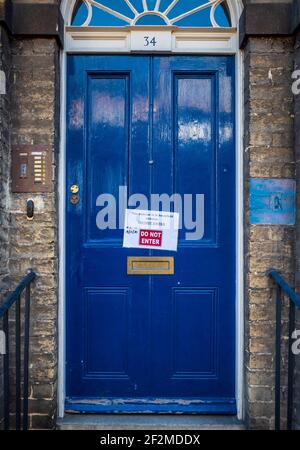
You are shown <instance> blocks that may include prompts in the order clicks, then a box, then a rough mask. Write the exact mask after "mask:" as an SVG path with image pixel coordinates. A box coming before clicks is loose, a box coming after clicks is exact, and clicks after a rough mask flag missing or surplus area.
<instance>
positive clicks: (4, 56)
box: [0, 26, 11, 428]
mask: <svg viewBox="0 0 300 450" xmlns="http://www.w3.org/2000/svg"><path fill="white" fill-rule="evenodd" d="M10 66H11V58H10V46H9V39H8V36H7V33H6V31H5V29H4V28H3V27H2V26H0V70H1V71H3V72H4V74H5V76H4V78H5V79H2V83H3V84H2V85H1V87H0V89H1V91H0V299H2V298H3V297H4V295H5V294H6V293H7V290H8V288H9V279H8V274H9V267H8V260H9V221H10V215H9V176H8V174H9V169H10V134H9V131H10V113H9V106H10V92H9V79H10ZM0 301H1V300H0ZM2 368H3V358H2V357H1V356H0V428H1V424H2V419H3V370H2Z"/></svg>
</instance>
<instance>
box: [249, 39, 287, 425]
mask: <svg viewBox="0 0 300 450" xmlns="http://www.w3.org/2000/svg"><path fill="white" fill-rule="evenodd" d="M292 70H293V38H255V37H253V38H249V39H248V42H247V46H246V48H245V81H244V85H245V143H244V157H245V161H244V167H245V250H246V258H245V263H246V267H245V273H246V287H245V289H246V295H245V299H246V309H245V314H246V320H245V344H246V348H245V384H246V402H247V408H246V411H247V422H248V425H249V427H250V428H255V429H260V428H263V429H268V428H272V427H273V426H274V322H275V302H274V296H273V289H272V283H271V282H270V281H269V280H268V278H267V277H266V271H267V270H268V269H269V268H270V267H274V268H276V269H278V270H280V272H281V273H282V274H283V275H284V276H285V277H286V278H287V280H289V281H290V282H291V283H293V282H294V280H293V278H294V276H293V274H294V263H293V261H294V259H293V258H294V255H293V250H294V229H293V227H291V226H274V225H273V226H268V225H250V224H249V180H250V178H293V177H294V172H295V167H294V166H295V164H294V150H293V96H292V92H291V73H292ZM286 317H287V312H286V311H285V313H284V319H285V320H286ZM285 350H286V349H285ZM283 357H284V360H285V359H286V352H284V355H283ZM284 363H285V361H284Z"/></svg>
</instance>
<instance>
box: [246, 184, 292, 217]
mask: <svg viewBox="0 0 300 450" xmlns="http://www.w3.org/2000/svg"><path fill="white" fill-rule="evenodd" d="M295 220H296V183H295V180H291V179H276V178H252V179H251V180H250V223H251V225H295Z"/></svg>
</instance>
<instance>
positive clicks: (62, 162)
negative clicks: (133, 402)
mask: <svg viewBox="0 0 300 450" xmlns="http://www.w3.org/2000/svg"><path fill="white" fill-rule="evenodd" d="M75 2H76V0H62V2H61V12H62V15H63V18H64V20H65V23H66V24H67V26H66V27H65V31H64V42H65V47H64V49H63V50H61V52H60V72H61V74H60V82H61V84H60V86H61V91H60V151H59V177H58V178H59V179H58V201H59V216H58V217H59V230H58V232H59V239H58V242H59V292H58V390H57V402H58V417H60V418H62V417H63V416H64V402H65V343H66V336H65V332H66V327H65V270H66V268H65V210H66V204H65V192H66V188H67V187H66V176H65V172H66V170H65V169H66V81H67V73H66V59H67V54H69V53H74V52H76V53H84V54H86V53H100V52H101V53H110V54H111V53H126V54H130V53H131V47H130V46H131V39H130V37H131V33H132V32H133V31H134V30H133V28H134V27H125V28H124V29H117V28H113V29H111V28H107V29H105V31H104V29H103V28H102V29H101V28H100V27H97V28H92V27H89V28H88V27H81V28H79V27H71V28H70V27H68V24H69V23H70V17H71V13H72V11H73V7H74V4H75ZM227 3H228V6H229V9H230V14H231V20H232V23H233V25H234V28H232V29H217V28H207V29H200V28H197V29H195V28H191V29H185V30H184V31H183V30H176V31H175V30H173V29H172V30H170V29H169V31H171V32H172V51H171V54H178V53H189V54H199V55H201V54H206V55H207V54H212V55H213V54H214V55H220V54H221V55H224V54H234V55H235V57H236V91H235V92H236V122H235V123H236V185H237V189H236V400H237V417H238V419H240V420H243V419H244V403H245V401H244V272H243V268H244V246H243V203H244V202H243V131H244V130H243V126H244V107H243V100H244V99H243V92H244V89H243V79H244V76H243V52H242V51H241V50H240V49H239V46H238V35H239V25H238V24H239V18H240V15H241V13H242V10H243V4H242V0H227ZM164 28H169V27H164ZM171 28H172V27H171ZM147 29H148V30H151V29H155V27H152V28H151V27H147ZM111 39H112V41H111ZM107 42H109V45H107ZM111 42H114V43H115V47H113V46H112V45H111Z"/></svg>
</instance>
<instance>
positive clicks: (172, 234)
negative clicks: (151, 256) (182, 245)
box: [123, 209, 179, 251]
mask: <svg viewBox="0 0 300 450" xmlns="http://www.w3.org/2000/svg"><path fill="white" fill-rule="evenodd" d="M178 227H179V213H176V212H165V211H147V210H140V209H126V210H125V222H124V240H123V247H126V248H148V249H152V250H170V251H177V245H178Z"/></svg>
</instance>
